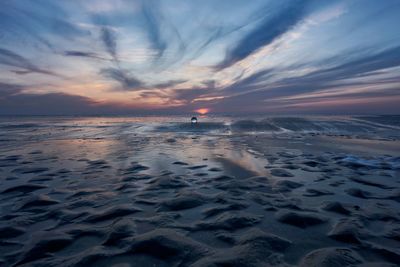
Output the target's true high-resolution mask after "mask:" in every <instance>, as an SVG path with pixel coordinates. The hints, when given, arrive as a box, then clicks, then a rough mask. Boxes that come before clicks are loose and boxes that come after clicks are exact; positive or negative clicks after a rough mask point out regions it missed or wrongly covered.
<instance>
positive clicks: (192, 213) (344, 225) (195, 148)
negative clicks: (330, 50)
mask: <svg viewBox="0 0 400 267" xmlns="http://www.w3.org/2000/svg"><path fill="white" fill-rule="evenodd" d="M185 120H186V119H185V118H152V117H150V118H11V119H8V118H3V119H1V120H0V179H1V180H0V266H118V267H121V266H297V265H300V266H306V267H311V266H340V267H343V266H398V264H399V262H400V249H399V248H400V203H399V202H400V190H399V189H400V142H399V132H400V131H399V130H400V128H399V127H400V123H399V117H395V116H394V117H364V118H269V119H249V118H243V119H240V120H233V119H229V118H208V119H207V118H202V119H200V123H199V125H197V126H192V125H190V124H189V123H186V122H185ZM170 121H175V122H174V123H171V122H170ZM368 263H369V264H370V265H368Z"/></svg>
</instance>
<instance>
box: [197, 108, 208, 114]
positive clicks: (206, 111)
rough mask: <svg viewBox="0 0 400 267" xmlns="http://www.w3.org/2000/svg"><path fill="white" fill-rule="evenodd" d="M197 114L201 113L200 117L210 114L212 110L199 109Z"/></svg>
mask: <svg viewBox="0 0 400 267" xmlns="http://www.w3.org/2000/svg"><path fill="white" fill-rule="evenodd" d="M195 112H197V113H199V114H200V115H205V114H207V113H208V112H210V109H208V108H199V109H196V110H195Z"/></svg>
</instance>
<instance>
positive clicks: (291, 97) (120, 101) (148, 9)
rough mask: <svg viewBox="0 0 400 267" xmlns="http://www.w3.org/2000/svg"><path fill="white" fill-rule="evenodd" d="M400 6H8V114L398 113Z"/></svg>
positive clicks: (102, 2)
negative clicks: (203, 110)
mask: <svg viewBox="0 0 400 267" xmlns="http://www.w3.org/2000/svg"><path fill="white" fill-rule="evenodd" d="M398 25H400V1H398V0H382V1H376V0H347V1H338V0H332V1H318V0H301V1H300V0H280V1H277V0H252V1H248V0H218V1H215V0H159V1H156V0H129V1H128V0H114V1H109V0H88V1H78V0H69V1H61V0H58V1H54V0H35V1H33V0H3V1H1V3H0V114H27V115H29V114H32V115H36V114H49V115H53V114H61V115H63V114H65V115H69V114H151V113H155V114H163V113H192V112H193V110H196V109H199V108H208V109H210V111H211V112H213V113H265V114H374V113H375V114H386V113H400V107H399V103H400V30H399V26H398Z"/></svg>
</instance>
